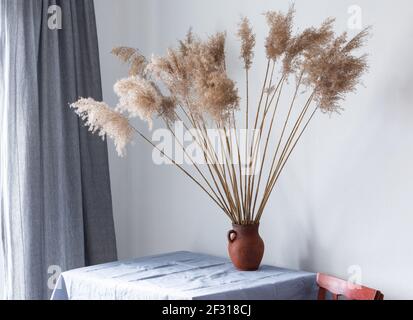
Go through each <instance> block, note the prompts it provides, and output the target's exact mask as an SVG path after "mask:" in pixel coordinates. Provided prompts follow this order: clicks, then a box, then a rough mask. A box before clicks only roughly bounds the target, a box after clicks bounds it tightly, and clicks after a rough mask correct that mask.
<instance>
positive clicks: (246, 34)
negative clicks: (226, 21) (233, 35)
mask: <svg viewBox="0 0 413 320" xmlns="http://www.w3.org/2000/svg"><path fill="white" fill-rule="evenodd" d="M237 36H238V37H239V38H240V39H241V59H242V60H243V61H244V68H245V69H246V70H249V69H250V68H251V65H252V59H253V58H254V47H255V34H254V33H253V32H252V28H251V26H250V22H249V20H248V18H246V17H244V18H242V19H241V23H240V25H239V29H238V34H237Z"/></svg>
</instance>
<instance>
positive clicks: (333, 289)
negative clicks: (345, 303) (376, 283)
mask: <svg viewBox="0 0 413 320" xmlns="http://www.w3.org/2000/svg"><path fill="white" fill-rule="evenodd" d="M317 284H318V286H319V287H320V289H319V291H318V300H326V293H327V292H330V293H332V294H333V300H338V299H339V297H344V298H346V299H347V300H383V298H384V295H383V294H382V293H381V292H380V291H379V290H376V289H371V288H367V287H363V286H359V285H356V284H354V283H351V282H347V281H345V280H341V279H338V278H335V277H332V276H329V275H326V274H322V273H318V274H317Z"/></svg>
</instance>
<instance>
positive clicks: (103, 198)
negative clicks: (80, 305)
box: [0, 0, 116, 299]
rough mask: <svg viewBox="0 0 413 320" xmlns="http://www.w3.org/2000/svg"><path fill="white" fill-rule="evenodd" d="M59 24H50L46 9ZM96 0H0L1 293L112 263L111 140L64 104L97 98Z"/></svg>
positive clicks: (36, 294) (21, 292)
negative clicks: (55, 12) (53, 9)
mask: <svg viewBox="0 0 413 320" xmlns="http://www.w3.org/2000/svg"><path fill="white" fill-rule="evenodd" d="M52 5H58V6H59V7H60V8H61V12H62V16H61V17H62V29H61V30H54V29H53V30H52V29H50V28H49V19H50V17H51V15H50V13H49V12H48V10H49V8H50V6H52ZM98 57H99V54H98V41H97V33H96V23H95V15H94V5H93V1H92V0H82V1H76V0H61V1H51V0H30V1H26V0H0V132H1V136H0V210H1V211H0V244H1V246H0V251H1V253H0V260H1V261H0V262H1V263H0V265H1V266H0V270H1V268H3V269H4V272H3V273H2V276H3V279H2V280H0V284H1V281H3V282H4V290H3V291H4V292H3V294H4V296H5V298H6V299H46V298H49V297H50V294H51V292H52V289H53V285H54V282H53V280H54V278H55V276H56V272H58V271H59V270H62V271H65V270H70V269H73V268H78V267H82V266H86V265H93V264H98V263H103V262H109V261H114V260H116V241H115V233H114V223H113V215H112V200H111V192H110V179H109V169H108V156H107V146H106V143H105V142H103V141H102V140H101V139H99V138H98V137H95V136H93V135H91V134H90V133H89V132H87V129H86V128H84V127H83V126H82V124H81V123H80V121H79V119H78V118H77V116H76V115H75V114H74V112H73V111H72V110H70V108H69V103H71V102H74V101H76V100H77V99H78V98H79V97H89V96H90V97H93V98H95V99H96V100H101V98H102V92H101V91H102V90H101V79H100V68H99V58H98Z"/></svg>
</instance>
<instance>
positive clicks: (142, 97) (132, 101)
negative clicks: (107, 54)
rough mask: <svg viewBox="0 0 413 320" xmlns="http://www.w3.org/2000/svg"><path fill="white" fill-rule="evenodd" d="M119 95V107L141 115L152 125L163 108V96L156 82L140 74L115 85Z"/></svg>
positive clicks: (132, 115)
mask: <svg viewBox="0 0 413 320" xmlns="http://www.w3.org/2000/svg"><path fill="white" fill-rule="evenodd" d="M114 90H115V93H116V94H117V95H118V97H119V104H118V106H117V109H118V110H119V111H120V112H127V113H128V114H129V115H130V116H131V117H139V118H141V119H142V120H144V121H147V122H148V124H149V126H150V127H152V119H153V117H154V116H155V115H156V114H158V112H159V111H160V110H161V106H162V102H163V97H162V95H161V94H160V92H159V90H158V89H157V88H156V86H155V84H154V83H153V82H151V81H148V80H146V79H144V78H141V77H140V76H132V77H129V78H126V79H122V80H119V81H118V82H116V84H115V86H114Z"/></svg>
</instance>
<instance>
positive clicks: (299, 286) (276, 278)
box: [52, 251, 317, 300]
mask: <svg viewBox="0 0 413 320" xmlns="http://www.w3.org/2000/svg"><path fill="white" fill-rule="evenodd" d="M316 296H317V285H316V275H315V274H313V273H308V272H304V271H293V270H287V269H282V268H277V267H270V266H262V267H261V268H260V270H258V271H256V272H241V271H237V270H236V269H235V268H234V267H233V265H232V263H231V262H230V261H229V260H228V259H225V258H218V257H214V256H210V255H205V254H199V253H192V252H186V251H182V252H174V253H169V254H164V255H157V256H150V257H145V258H139V259H134V260H129V261H120V262H112V263H107V264H103V265H98V266H93V267H86V268H82V269H76V270H72V271H68V272H64V273H62V274H61V276H60V278H59V279H58V282H57V285H56V289H55V290H54V292H53V295H52V300H277V299H284V300H286V299H295V300H299V299H301V300H302V299H305V300H309V299H316Z"/></svg>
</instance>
